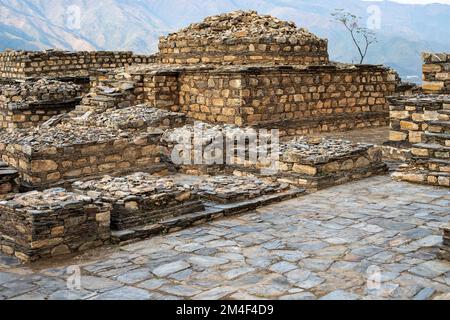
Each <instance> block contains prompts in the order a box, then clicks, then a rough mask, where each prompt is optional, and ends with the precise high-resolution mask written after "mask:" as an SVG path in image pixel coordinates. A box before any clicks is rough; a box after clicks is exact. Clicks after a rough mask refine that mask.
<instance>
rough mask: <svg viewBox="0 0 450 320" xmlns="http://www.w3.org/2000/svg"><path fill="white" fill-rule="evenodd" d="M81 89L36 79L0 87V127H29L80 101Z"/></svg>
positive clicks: (68, 84) (54, 81)
mask: <svg viewBox="0 0 450 320" xmlns="http://www.w3.org/2000/svg"><path fill="white" fill-rule="evenodd" d="M81 96H82V88H81V87H80V86H79V85H76V84H74V83H71V82H60V81H56V80H47V79H40V80H38V81H26V82H21V83H19V82H17V83H15V84H9V85H4V86H0V128H4V129H8V130H13V129H15V128H18V129H23V128H32V127H36V126H38V125H39V124H41V123H43V122H45V121H47V120H49V119H50V118H51V117H53V116H55V115H58V114H65V113H68V112H70V111H71V110H73V109H74V108H75V106H76V105H77V104H79V102H80V101H81Z"/></svg>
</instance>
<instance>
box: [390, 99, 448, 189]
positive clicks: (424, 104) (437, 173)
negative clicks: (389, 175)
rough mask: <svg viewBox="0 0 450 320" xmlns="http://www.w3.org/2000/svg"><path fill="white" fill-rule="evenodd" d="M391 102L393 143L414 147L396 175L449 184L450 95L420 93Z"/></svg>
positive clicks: (422, 181) (409, 179)
mask: <svg viewBox="0 0 450 320" xmlns="http://www.w3.org/2000/svg"><path fill="white" fill-rule="evenodd" d="M390 104H391V107H390V108H391V134H390V140H391V141H390V143H391V145H393V146H398V147H401V148H409V149H410V151H411V158H410V159H406V161H405V162H404V163H403V164H402V165H401V166H400V167H399V168H398V169H397V171H396V172H395V173H394V174H393V177H394V178H395V179H398V180H403V181H409V182H415V183H423V184H431V185H437V186H447V187H450V97H449V96H448V95H418V96H412V97H403V98H393V99H391V101H390Z"/></svg>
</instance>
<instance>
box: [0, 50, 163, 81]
mask: <svg viewBox="0 0 450 320" xmlns="http://www.w3.org/2000/svg"><path fill="white" fill-rule="evenodd" d="M155 61H156V56H144V55H134V54H133V53H132V52H127V51H122V52H120V51H118V52H113V51H92V52H88V51H79V52H68V51H56V50H49V51H5V52H1V53H0V78H12V79H26V78H41V77H58V76H87V75H89V72H90V70H91V69H101V68H103V69H113V68H119V67H123V66H128V65H132V64H141V63H142V64H145V63H154V62H155Z"/></svg>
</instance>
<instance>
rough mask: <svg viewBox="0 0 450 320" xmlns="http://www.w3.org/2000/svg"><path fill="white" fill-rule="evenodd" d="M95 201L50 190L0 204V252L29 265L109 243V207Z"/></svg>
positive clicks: (61, 190)
mask: <svg viewBox="0 0 450 320" xmlns="http://www.w3.org/2000/svg"><path fill="white" fill-rule="evenodd" d="M94 201H95V200H94V199H92V198H90V197H86V196H80V195H76V194H73V193H68V192H66V191H65V190H64V189H52V190H46V191H45V192H36V191H34V192H30V193H26V194H21V195H17V196H15V197H13V198H11V199H10V200H9V201H2V202H0V248H1V251H2V252H3V253H5V254H8V255H14V256H16V257H18V258H19V259H21V260H23V261H26V262H31V261H36V260H38V259H42V258H49V257H55V256H60V255H65V254H69V253H75V252H81V251H85V250H88V249H92V248H95V247H98V246H102V245H104V244H106V243H109V241H110V236H111V233H110V210H111V207H110V205H108V204H102V203H97V202H94Z"/></svg>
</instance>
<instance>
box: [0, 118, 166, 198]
mask: <svg viewBox="0 0 450 320" xmlns="http://www.w3.org/2000/svg"><path fill="white" fill-rule="evenodd" d="M160 136H161V134H160V133H131V132H124V131H121V130H117V129H112V128H105V127H103V128H96V127H84V126H71V125H60V126H56V127H51V128H41V129H36V130H33V131H25V132H24V131H20V132H13V133H7V134H3V135H2V136H1V137H0V141H1V142H0V154H1V155H2V159H3V161H4V162H6V163H7V164H9V165H10V166H12V167H14V168H16V169H17V170H18V171H19V172H20V177H21V180H22V184H23V185H24V187H30V188H39V189H43V188H47V187H49V186H55V185H60V184H62V183H66V182H71V181H72V182H73V181H74V180H77V179H80V178H85V177H93V176H94V177H95V176H99V175H104V174H108V173H117V174H118V173H124V172H133V171H136V170H139V169H147V170H149V171H157V172H162V171H165V170H166V165H164V164H162V163H161V158H162V157H163V156H164V155H165V154H167V151H166V150H165V149H164V148H163V147H161V146H160V143H159V139H160Z"/></svg>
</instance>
